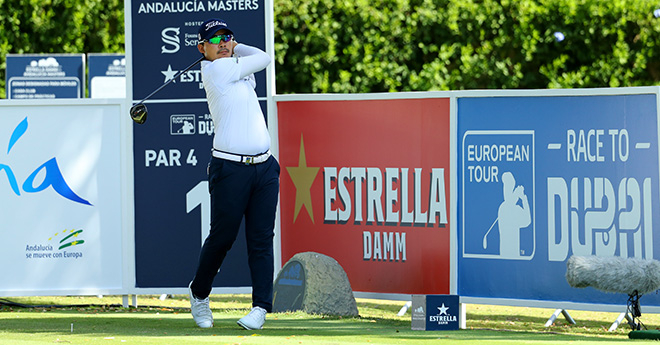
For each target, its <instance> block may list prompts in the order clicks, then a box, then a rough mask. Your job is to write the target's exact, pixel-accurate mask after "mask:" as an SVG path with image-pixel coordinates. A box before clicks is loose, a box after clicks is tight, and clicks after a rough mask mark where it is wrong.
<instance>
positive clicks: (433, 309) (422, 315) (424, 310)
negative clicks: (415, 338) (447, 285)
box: [411, 295, 461, 331]
mask: <svg viewBox="0 0 660 345" xmlns="http://www.w3.org/2000/svg"><path fill="white" fill-rule="evenodd" d="M411 308H412V309H411V310H412V311H411V329H412V330H416V331H455V330H458V329H459V327H460V321H461V320H460V317H461V315H460V311H459V297H458V296H455V295H413V296H412V307H411Z"/></svg>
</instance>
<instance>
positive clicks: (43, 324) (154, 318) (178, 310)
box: [0, 295, 660, 345]
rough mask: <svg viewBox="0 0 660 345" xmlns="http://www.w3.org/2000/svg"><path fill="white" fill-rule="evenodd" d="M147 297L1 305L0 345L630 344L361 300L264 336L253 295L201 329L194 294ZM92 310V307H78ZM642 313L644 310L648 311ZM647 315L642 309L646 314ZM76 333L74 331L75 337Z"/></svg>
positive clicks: (494, 316)
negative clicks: (434, 321)
mask: <svg viewBox="0 0 660 345" xmlns="http://www.w3.org/2000/svg"><path fill="white" fill-rule="evenodd" d="M157 297H158V296H145V295H140V296H139V298H138V304H139V305H140V306H139V307H138V308H129V309H125V308H122V307H120V306H118V305H120V304H121V297H120V296H107V297H104V298H98V297H20V298H18V297H14V298H6V299H5V300H9V301H12V302H17V303H21V304H30V305H53V304H57V305H68V306H70V307H65V308H62V307H58V308H52V307H37V308H21V307H13V306H2V307H0V344H58V343H65V344H105V345H110V344H229V345H239V344H240V345H242V344H292V345H293V344H437V343H438V342H441V343H442V344H476V343H478V344H479V345H481V344H567V343H579V344H607V343H620V342H631V341H634V342H638V341H637V340H630V339H628V332H629V331H630V328H629V327H628V326H627V324H623V325H621V326H620V327H619V328H618V329H617V330H616V331H614V332H607V329H608V328H609V327H610V325H611V324H612V322H613V321H614V320H615V319H616V317H617V316H618V314H616V313H599V312H585V311H569V312H570V314H571V316H572V317H573V318H574V319H575V321H576V322H577V324H576V325H570V324H568V323H567V322H566V320H564V319H563V317H562V316H560V317H559V318H558V319H557V321H556V322H555V324H554V325H553V326H551V327H548V328H546V327H544V324H545V322H546V321H547V319H548V318H549V317H550V315H551V314H552V312H553V311H554V310H552V309H541V308H521V307H503V306H488V305H468V308H467V329H464V330H459V331H413V330H411V329H410V312H408V313H407V314H406V315H405V316H397V315H396V314H397V312H398V311H399V309H400V308H401V306H402V305H403V304H404V302H401V301H383V300H367V299H358V300H357V302H358V309H359V312H360V317H355V318H352V317H350V318H341V317H329V316H322V315H309V314H305V313H302V312H295V313H274V314H269V315H268V317H267V321H266V325H265V326H264V329H263V330H259V331H246V330H243V329H242V328H240V327H239V326H238V325H236V320H238V319H239V318H241V317H242V316H243V315H245V314H246V313H247V312H248V310H249V307H250V299H249V296H248V295H212V296H211V308H212V309H213V316H214V318H215V326H214V327H213V328H211V329H200V328H198V327H196V326H195V323H194V321H193V320H192V317H191V316H190V310H189V309H188V307H189V303H188V299H187V296H184V295H176V296H172V297H171V298H168V299H166V300H164V301H162V300H160V299H158V298H157ZM71 305H93V306H71ZM642 308H643V306H642ZM642 311H643V309H642ZM641 320H642V322H643V323H644V324H645V325H646V326H647V328H648V329H657V328H658V327H659V325H660V316H658V315H655V314H643V315H642V318H641ZM72 327H73V331H71V329H72Z"/></svg>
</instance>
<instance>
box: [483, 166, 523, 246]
mask: <svg viewBox="0 0 660 345" xmlns="http://www.w3.org/2000/svg"><path fill="white" fill-rule="evenodd" d="M502 185H503V188H502V192H503V197H504V201H502V203H501V204H500V207H499V209H498V210H497V219H495V221H494V222H493V224H492V225H491V226H490V228H489V229H488V231H487V232H486V235H484V240H483V247H484V249H486V247H487V246H488V243H487V240H486V239H487V237H488V234H489V233H490V231H491V230H492V229H493V227H494V226H495V224H496V223H497V224H498V229H499V232H500V257H501V258H503V259H517V258H520V256H521V253H520V231H521V230H522V229H524V228H527V227H528V226H529V225H530V224H531V222H532V218H531V214H530V210H529V202H528V200H527V195H526V194H525V188H524V187H523V186H516V179H515V178H514V177H513V174H512V173H510V172H508V171H507V172H505V173H504V174H502ZM519 200H520V203H519V202H518V201H519Z"/></svg>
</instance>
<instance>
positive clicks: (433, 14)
mask: <svg viewBox="0 0 660 345" xmlns="http://www.w3.org/2000/svg"><path fill="white" fill-rule="evenodd" d="M274 8H275V20H276V25H275V51H276V60H277V65H276V73H277V79H276V83H277V92H278V93H325V92H340V93H344V92H388V91H425V90H460V89H521V88H524V89H532V88H541V89H543V88H577V87H619V86H639V85H658V84H659V82H660V18H656V17H655V16H654V11H655V10H656V9H658V8H660V3H658V2H657V1H651V0H607V1H605V0H602V1H601V0H512V1H507V0H482V1H476V0H308V1H305V2H304V3H302V4H301V3H300V1H299V0H275V7H274ZM658 12H660V11H658ZM562 36H563V40H562V39H561V38H562Z"/></svg>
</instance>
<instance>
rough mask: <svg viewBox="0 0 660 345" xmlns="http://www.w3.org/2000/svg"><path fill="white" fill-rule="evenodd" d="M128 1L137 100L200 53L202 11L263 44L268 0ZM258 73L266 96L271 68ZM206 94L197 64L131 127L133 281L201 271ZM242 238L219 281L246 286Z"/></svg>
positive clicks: (183, 283)
mask: <svg viewBox="0 0 660 345" xmlns="http://www.w3.org/2000/svg"><path fill="white" fill-rule="evenodd" d="M130 8H131V21H132V23H131V24H130V28H128V30H129V31H130V33H131V37H132V38H131V40H132V52H131V54H132V56H131V59H132V66H133V67H132V69H133V70H132V85H131V87H132V90H133V101H134V103H137V102H138V101H140V100H142V99H143V98H144V97H146V96H147V95H149V94H150V93H151V92H153V91H154V90H156V89H157V88H158V87H160V86H161V85H163V84H164V83H165V82H167V81H169V80H171V79H173V78H174V76H175V75H176V74H177V73H178V72H179V71H182V70H185V69H186V67H188V66H189V65H191V64H192V63H194V62H195V61H197V60H198V59H199V58H200V57H201V53H200V52H199V51H198V49H197V43H198V42H197V30H198V27H199V25H200V24H201V23H202V22H204V21H205V20H206V19H210V18H219V19H223V20H225V21H226V22H227V23H228V25H229V27H230V28H231V29H232V31H233V32H234V34H235V37H236V40H237V41H238V42H240V43H246V44H249V45H252V46H256V47H258V48H261V49H263V50H265V46H266V38H265V37H266V28H265V4H264V0H238V1H234V0H232V1H225V0H217V1H216V0H211V1H185V2H184V1H180V2H176V1H162V0H156V1H132V2H131V4H130ZM255 77H256V79H257V89H256V91H257V95H258V96H259V97H264V98H265V97H266V73H265V72H259V73H257V74H256V75H255ZM205 99H206V92H205V91H204V86H203V83H202V76H201V71H200V66H199V65H197V66H195V67H194V68H192V69H191V70H190V71H188V72H186V73H183V74H182V75H181V76H179V77H177V78H176V79H175V80H174V81H173V82H172V83H170V84H169V85H167V86H166V87H165V88H163V89H162V90H161V91H159V92H158V93H157V94H155V95H154V96H152V97H151V98H150V99H149V100H147V101H146V102H145V104H146V105H147V107H148V110H149V112H148V114H149V115H148V119H147V121H146V123H145V124H143V125H137V124H136V125H134V131H133V136H134V139H133V140H134V171H135V239H136V245H135V251H136V283H137V287H140V288H154V287H187V286H188V283H189V282H190V280H191V279H192V278H193V275H194V273H195V268H196V265H197V259H198V255H199V250H200V247H201V244H202V240H203V239H204V238H205V237H206V235H207V234H208V231H209V227H210V213H209V209H210V205H209V203H210V201H209V194H208V184H207V175H206V167H207V165H208V162H209V160H210V157H211V148H212V138H213V121H212V120H211V117H210V115H209V110H208V106H207V104H206V102H205ZM260 103H262V110H263V111H264V114H266V111H265V109H266V102H265V101H262V102H260ZM126 116H128V114H126ZM241 231H243V230H241ZM244 241H245V239H244V235H243V234H239V235H238V239H237V242H236V243H235V244H234V246H233V247H232V250H231V251H230V252H229V253H228V255H227V257H226V259H225V263H224V264H223V266H222V268H221V271H220V273H219V275H218V276H217V277H216V280H215V282H214V285H213V286H215V287H235V286H250V277H249V269H248V265H247V253H246V249H245V243H244Z"/></svg>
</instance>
